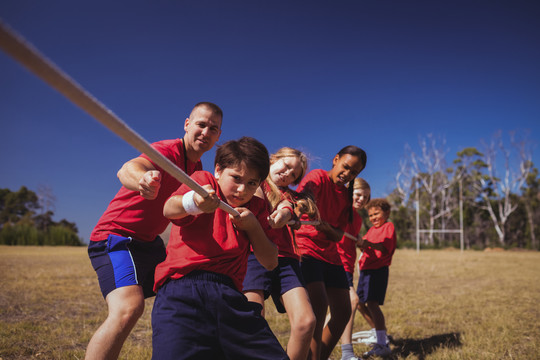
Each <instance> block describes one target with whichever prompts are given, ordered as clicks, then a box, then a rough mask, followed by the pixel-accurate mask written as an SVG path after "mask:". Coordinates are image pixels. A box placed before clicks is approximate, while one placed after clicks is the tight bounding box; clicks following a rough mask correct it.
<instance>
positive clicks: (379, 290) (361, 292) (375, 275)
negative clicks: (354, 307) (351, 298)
mask: <svg viewBox="0 0 540 360" xmlns="http://www.w3.org/2000/svg"><path fill="white" fill-rule="evenodd" d="M388 274H389V272H388V266H384V267H382V268H379V269H374V270H360V277H359V278H358V287H357V288H356V293H357V294H358V297H359V298H360V301H361V302H363V303H367V302H368V301H376V302H377V303H378V304H379V305H383V304H384V298H385V296H386V288H387V287H388Z"/></svg>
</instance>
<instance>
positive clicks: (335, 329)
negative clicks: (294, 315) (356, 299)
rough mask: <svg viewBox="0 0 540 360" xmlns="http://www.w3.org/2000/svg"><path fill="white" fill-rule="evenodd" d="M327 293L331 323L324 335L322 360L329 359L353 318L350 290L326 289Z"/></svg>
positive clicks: (325, 329)
mask: <svg viewBox="0 0 540 360" xmlns="http://www.w3.org/2000/svg"><path fill="white" fill-rule="evenodd" d="M326 293H327V296H328V304H329V305H330V321H329V322H328V324H327V325H326V327H325V328H324V330H323V333H322V341H321V359H328V358H329V356H330V354H331V353H332V350H333V349H334V347H335V346H336V344H337V342H338V341H339V338H340V337H341V335H342V333H343V330H344V329H345V326H346V325H347V322H348V321H349V319H350V317H351V301H350V300H349V290H348V289H341V288H326ZM323 321H324V319H323Z"/></svg>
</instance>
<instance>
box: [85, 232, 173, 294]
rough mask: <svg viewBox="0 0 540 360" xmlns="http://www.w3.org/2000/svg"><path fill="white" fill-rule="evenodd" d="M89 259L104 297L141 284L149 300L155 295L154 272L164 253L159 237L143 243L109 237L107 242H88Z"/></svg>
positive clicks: (125, 238)
mask: <svg viewBox="0 0 540 360" xmlns="http://www.w3.org/2000/svg"><path fill="white" fill-rule="evenodd" d="M88 256H89V257H90V261H91V262H92V266H93V267H94V270H95V271H96V273H97V276H98V281H99V287H100V288H101V293H102V294H103V297H104V298H106V297H107V295H108V294H109V293H110V292H111V291H113V290H114V289H117V288H120V287H123V286H129V285H140V286H141V287H142V289H143V293H144V297H145V298H148V297H152V296H155V295H156V294H155V293H154V290H153V287H154V272H155V270H156V266H157V264H159V263H160V262H162V261H164V260H165V258H166V257H167V253H166V251H165V245H164V244H163V240H162V239H161V238H160V237H159V236H158V237H156V238H155V239H154V241H152V242H146V241H138V240H135V239H132V238H129V237H122V236H117V235H112V234H111V235H109V237H108V239H107V240H103V241H90V244H88Z"/></svg>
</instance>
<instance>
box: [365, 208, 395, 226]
mask: <svg viewBox="0 0 540 360" xmlns="http://www.w3.org/2000/svg"><path fill="white" fill-rule="evenodd" d="M389 215H390V214H389V213H388V212H384V211H382V209H381V208H380V207H372V208H369V209H368V216H369V221H371V223H372V224H373V226H375V227H376V228H378V227H381V226H383V224H384V223H385V222H386V220H388V216H389Z"/></svg>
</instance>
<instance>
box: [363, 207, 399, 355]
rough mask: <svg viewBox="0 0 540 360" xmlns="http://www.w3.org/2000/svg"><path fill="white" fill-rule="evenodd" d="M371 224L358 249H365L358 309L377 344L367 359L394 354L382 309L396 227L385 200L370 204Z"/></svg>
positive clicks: (393, 248) (393, 249)
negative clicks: (389, 218)
mask: <svg viewBox="0 0 540 360" xmlns="http://www.w3.org/2000/svg"><path fill="white" fill-rule="evenodd" d="M366 209H367V211H368V216H369V221H370V222H371V223H372V224H373V226H372V227H371V228H370V229H369V230H368V232H367V234H366V235H364V237H363V239H362V242H361V243H360V244H359V246H360V247H361V248H362V249H363V253H362V256H361V257H360V260H359V268H360V277H359V279H358V287H357V293H358V297H359V298H360V306H359V310H360V312H361V313H362V315H363V316H364V318H365V319H366V321H367V322H368V323H369V324H370V325H371V326H373V327H374V328H375V331H376V338H377V342H376V343H374V344H371V345H372V349H371V350H370V351H368V352H366V353H365V354H364V356H371V355H378V356H388V355H390V354H391V353H392V351H391V350H390V347H389V346H388V344H387V342H388V341H387V335H386V324H385V320H384V315H383V313H382V310H381V308H380V307H381V306H382V305H383V304H384V298H385V295H386V288H387V286H388V267H389V266H390V264H391V263H392V256H393V255H394V251H395V250H396V232H395V230H394V224H392V223H391V222H389V221H388V217H389V216H390V204H389V203H388V201H386V200H385V199H373V200H371V201H370V202H369V203H368V204H367V205H366Z"/></svg>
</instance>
